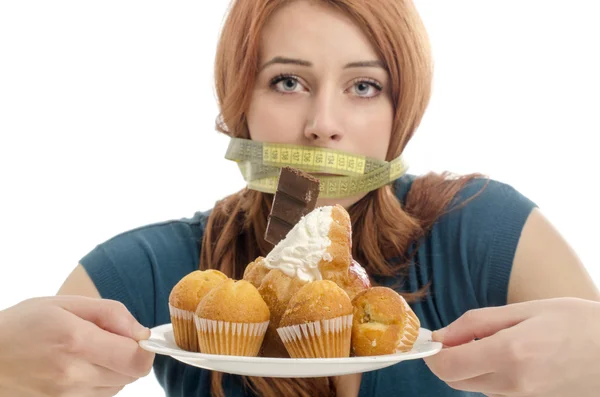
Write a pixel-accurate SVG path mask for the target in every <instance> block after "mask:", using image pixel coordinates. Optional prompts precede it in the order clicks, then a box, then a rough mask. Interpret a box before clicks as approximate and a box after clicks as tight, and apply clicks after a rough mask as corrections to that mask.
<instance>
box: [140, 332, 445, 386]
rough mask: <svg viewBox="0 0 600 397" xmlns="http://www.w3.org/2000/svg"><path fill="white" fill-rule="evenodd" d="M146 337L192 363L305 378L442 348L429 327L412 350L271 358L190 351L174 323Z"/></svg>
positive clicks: (155, 347) (153, 347)
mask: <svg viewBox="0 0 600 397" xmlns="http://www.w3.org/2000/svg"><path fill="white" fill-rule="evenodd" d="M151 331H152V334H151V335H150V338H149V339H148V340H143V341H140V342H139V343H140V346H141V347H142V348H143V349H146V350H148V351H151V352H154V353H157V354H164V355H168V356H171V357H173V358H175V359H177V360H179V361H181V362H184V363H186V364H189V365H193V366H195V367H200V368H205V369H209V370H213V371H219V372H227V373H230V374H237V375H248V376H264V377H275V378H276V377H284V378H305V377H316V376H337V375H346V374H354V373H359V372H368V371H374V370H376V369H381V368H385V367H389V366H390V365H394V364H397V363H399V362H401V361H405V360H415V359H419V358H423V357H427V356H432V355H434V354H436V353H437V352H439V351H440V350H441V349H442V344H441V343H439V342H433V341H431V331H429V330H427V329H425V328H421V329H420V331H419V338H418V339H417V341H416V343H415V344H414V346H413V348H412V350H410V351H408V352H405V353H396V354H388V355H383V356H370V357H348V358H271V357H242V356H223V355H215V354H203V353H192V352H188V351H185V350H183V349H180V348H179V347H178V346H177V345H176V344H175V339H174V337H173V327H172V325H171V324H164V325H161V326H158V327H156V328H152V330H151Z"/></svg>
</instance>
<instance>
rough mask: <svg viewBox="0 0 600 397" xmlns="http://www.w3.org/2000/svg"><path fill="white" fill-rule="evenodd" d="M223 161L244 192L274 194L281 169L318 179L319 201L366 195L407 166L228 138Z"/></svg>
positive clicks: (332, 151) (399, 162)
mask: <svg viewBox="0 0 600 397" xmlns="http://www.w3.org/2000/svg"><path fill="white" fill-rule="evenodd" d="M225 158H226V159H228V160H232V161H235V162H236V163H237V164H238V167H239V169H240V171H241V173H242V176H243V177H244V180H245V181H246V183H247V184H248V188H250V189H253V190H258V191H260V192H264V193H275V191H276V190H277V183H278V180H279V171H280V169H281V167H284V166H289V167H294V168H298V169H301V170H302V171H305V172H309V173H328V174H336V175H342V176H322V177H321V176H319V177H318V178H319V181H320V192H319V197H323V198H339V197H349V196H356V195H359V194H362V193H368V192H370V191H373V190H375V189H377V188H380V187H381V186H384V185H386V184H388V183H391V182H393V181H395V180H396V179H398V178H400V177H401V176H402V175H404V174H405V173H406V171H407V170H408V165H407V164H406V162H405V161H404V159H403V157H402V156H400V157H398V158H396V159H394V160H392V161H389V162H388V161H383V160H378V159H374V158H371V157H367V156H362V155H360V154H350V153H346V152H343V151H340V150H335V149H326V148H320V147H312V146H299V145H289V144H281V143H266V142H257V141H253V140H250V139H240V138H231V141H230V142H229V147H228V148H227V153H226V154H225Z"/></svg>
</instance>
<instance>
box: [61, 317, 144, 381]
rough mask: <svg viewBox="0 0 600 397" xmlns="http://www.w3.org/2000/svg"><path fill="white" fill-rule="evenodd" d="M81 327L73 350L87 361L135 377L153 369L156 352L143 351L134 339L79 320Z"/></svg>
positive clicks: (139, 376) (71, 348)
mask: <svg viewBox="0 0 600 397" xmlns="http://www.w3.org/2000/svg"><path fill="white" fill-rule="evenodd" d="M79 323H80V324H78V326H79V327H81V328H80V329H79V331H78V332H77V335H83V336H84V338H83V337H81V336H79V337H75V338H74V341H73V342H72V344H73V345H72V346H71V347H70V350H71V351H72V352H73V353H75V354H77V355H80V356H81V357H82V358H83V359H85V360H86V361H88V362H90V363H92V364H96V365H98V366H101V367H104V368H106V369H108V370H111V371H114V372H117V373H119V374H123V375H126V376H129V377H133V378H141V377H143V376H146V375H147V374H148V373H149V372H150V369H151V368H152V363H153V361H154V353H151V352H148V351H146V350H144V349H142V348H141V347H140V346H139V344H138V343H137V342H136V341H135V340H133V339H130V338H127V337H124V336H121V335H117V334H113V333H111V332H109V331H105V330H103V329H101V328H99V327H97V326H96V325H94V324H92V323H90V322H86V321H81V320H79Z"/></svg>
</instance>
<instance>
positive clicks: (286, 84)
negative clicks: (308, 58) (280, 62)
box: [270, 74, 301, 93]
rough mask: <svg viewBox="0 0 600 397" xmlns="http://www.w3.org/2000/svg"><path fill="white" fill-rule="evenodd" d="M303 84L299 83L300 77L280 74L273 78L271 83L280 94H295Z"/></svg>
mask: <svg viewBox="0 0 600 397" xmlns="http://www.w3.org/2000/svg"><path fill="white" fill-rule="evenodd" d="M300 85H301V83H300V82H299V81H298V77H296V76H294V75H291V74H280V75H278V76H276V77H275V78H273V79H272V80H271V83H270V87H271V88H272V89H273V90H275V91H278V92H284V93H285V92H295V91H297V88H298V86H300Z"/></svg>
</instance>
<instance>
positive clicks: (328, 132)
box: [304, 92, 344, 143]
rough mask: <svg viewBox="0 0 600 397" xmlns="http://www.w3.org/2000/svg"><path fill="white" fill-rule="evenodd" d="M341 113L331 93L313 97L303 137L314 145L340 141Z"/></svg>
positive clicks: (341, 136) (342, 134)
mask: <svg viewBox="0 0 600 397" xmlns="http://www.w3.org/2000/svg"><path fill="white" fill-rule="evenodd" d="M341 113H343V112H341V111H340V109H339V106H338V104H337V103H336V98H335V95H334V94H333V93H327V92H322V93H320V94H319V95H318V96H315V97H314V102H313V107H312V111H311V112H310V113H309V115H308V117H307V120H306V125H305V127H304V136H305V137H306V138H308V139H309V140H310V141H311V142H315V143H328V142H332V141H333V142H337V141H340V140H341V139H342V138H343V136H344V132H343V128H342V123H341V121H342V118H341V116H342V114H341Z"/></svg>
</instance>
